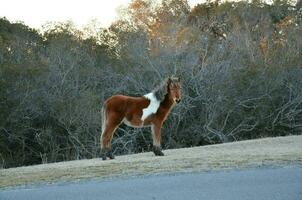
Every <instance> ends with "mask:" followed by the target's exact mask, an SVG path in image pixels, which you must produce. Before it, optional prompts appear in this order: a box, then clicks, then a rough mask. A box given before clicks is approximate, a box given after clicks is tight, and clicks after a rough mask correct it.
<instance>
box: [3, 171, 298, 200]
mask: <svg viewBox="0 0 302 200" xmlns="http://www.w3.org/2000/svg"><path fill="white" fill-rule="evenodd" d="M0 178H1V177H0ZM19 199H20V200H21V199H22V200H27V199H28V200H53V199H56V200H57V199H58V200H59V199H60V200H61V199H64V200H65V199H68V200H80V199H83V200H84V199H85V200H94V199H96V200H102V199H104V200H128V199H129V200H136V199H137V200H145V199H148V200H157V199H169V200H195V199H196V200H203V199H204V200H302V167H285V168H275V169H273V168H259V169H244V170H231V171H220V172H208V173H185V174H175V175H155V176H145V177H139V178H134V177H129V178H115V179H111V180H105V181H104V180H103V181H102V180H92V181H80V182H77V183H56V184H51V185H35V186H26V187H17V188H11V189H5V190H0V200H19Z"/></svg>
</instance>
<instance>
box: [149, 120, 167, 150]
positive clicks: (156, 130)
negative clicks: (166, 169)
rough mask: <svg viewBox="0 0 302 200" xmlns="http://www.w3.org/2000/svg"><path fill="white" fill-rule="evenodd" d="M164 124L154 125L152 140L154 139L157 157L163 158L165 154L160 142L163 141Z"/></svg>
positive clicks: (152, 127)
mask: <svg viewBox="0 0 302 200" xmlns="http://www.w3.org/2000/svg"><path fill="white" fill-rule="evenodd" d="M161 125H162V124H153V125H152V126H151V131H152V138H153V152H154V154H155V155H156V156H163V155H164V153H163V152H162V151H161V145H160V140H161V133H160V129H161Z"/></svg>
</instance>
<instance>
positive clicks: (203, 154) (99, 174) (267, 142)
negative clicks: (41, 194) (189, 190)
mask: <svg viewBox="0 0 302 200" xmlns="http://www.w3.org/2000/svg"><path fill="white" fill-rule="evenodd" d="M164 153H165V155H166V156H164V157H155V156H154V155H153V153H151V152H149V153H141V154H134V155H127V156H118V157H116V159H115V160H108V161H102V160H101V159H90V160H78V161H69V162H60V163H51V164H44V165H35V166H28V167H18V168H11V169H1V170H0V177H1V179H0V188H4V187H10V186H17V185H24V184H32V183H38V182H44V183H52V182H56V181H71V180H79V179H88V178H108V177H114V176H125V175H126V176H136V175H145V174H151V173H161V172H186V171H206V170H216V169H230V168H245V167H259V166H284V165H302V136H288V137H278V138H266V139H258V140H249V141H242V142H234V143H227V144H220V145H210V146H203V147H194V148H185V149H174V150H166V151H164Z"/></svg>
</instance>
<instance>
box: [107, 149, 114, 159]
mask: <svg viewBox="0 0 302 200" xmlns="http://www.w3.org/2000/svg"><path fill="white" fill-rule="evenodd" d="M107 156H108V158H110V159H111V160H112V159H114V155H113V153H112V152H111V151H110V152H108V154H107Z"/></svg>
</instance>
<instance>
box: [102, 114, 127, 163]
mask: <svg viewBox="0 0 302 200" xmlns="http://www.w3.org/2000/svg"><path fill="white" fill-rule="evenodd" d="M122 119H123V118H122V117H118V115H115V114H114V113H113V114H109V115H108V118H107V119H106V120H104V122H103V123H105V125H104V130H103V132H102V136H101V151H102V159H103V160H106V158H107V157H109V158H110V159H114V155H113V153H112V149H111V140H112V137H113V134H114V132H115V130H116V129H117V127H118V126H119V124H120V123H121V121H122Z"/></svg>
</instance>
